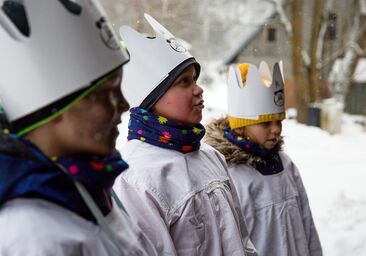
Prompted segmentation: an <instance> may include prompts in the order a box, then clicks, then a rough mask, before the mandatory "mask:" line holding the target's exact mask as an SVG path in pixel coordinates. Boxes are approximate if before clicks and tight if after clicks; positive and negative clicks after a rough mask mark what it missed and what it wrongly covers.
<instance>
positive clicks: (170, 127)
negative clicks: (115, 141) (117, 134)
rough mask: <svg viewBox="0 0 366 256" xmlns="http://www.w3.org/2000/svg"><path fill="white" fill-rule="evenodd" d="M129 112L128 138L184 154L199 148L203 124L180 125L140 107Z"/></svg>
mask: <svg viewBox="0 0 366 256" xmlns="http://www.w3.org/2000/svg"><path fill="white" fill-rule="evenodd" d="M130 112H131V116H130V121H129V124H128V137H127V139H128V140H133V139H135V140H141V141H144V142H147V143H149V144H152V145H155V146H158V147H162V148H167V149H173V150H176V151H179V152H182V153H184V154H185V153H189V152H193V151H196V150H198V149H199V148H200V145H201V144H200V141H201V139H202V138H203V136H204V135H205V132H206V131H205V128H204V127H203V125H201V124H197V125H194V126H187V125H182V124H179V123H177V122H175V121H173V120H169V119H167V118H165V117H162V116H158V115H155V114H153V113H151V112H148V111H146V110H144V109H142V108H132V109H131V110H130Z"/></svg>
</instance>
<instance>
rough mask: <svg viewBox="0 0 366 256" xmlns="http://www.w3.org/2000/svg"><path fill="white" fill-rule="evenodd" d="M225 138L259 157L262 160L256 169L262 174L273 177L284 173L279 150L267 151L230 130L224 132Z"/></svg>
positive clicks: (257, 163)
mask: <svg viewBox="0 0 366 256" xmlns="http://www.w3.org/2000/svg"><path fill="white" fill-rule="evenodd" d="M224 137H225V138H226V139H227V140H228V141H230V142H231V143H233V144H234V145H236V146H238V147H239V148H241V149H242V150H244V151H245V152H248V153H250V154H252V155H253V156H257V157H259V158H260V159H261V160H260V161H257V162H256V163H255V168H256V170H258V171H259V172H260V173H261V174H263V175H272V174H276V173H279V172H281V171H283V165H282V161H281V158H280V156H279V154H278V152H277V150H270V149H266V148H264V147H262V146H260V145H258V144H256V143H253V142H251V141H249V140H245V139H244V138H243V137H241V136H239V135H237V134H236V133H235V132H234V131H233V130H231V129H229V128H227V129H225V130H224Z"/></svg>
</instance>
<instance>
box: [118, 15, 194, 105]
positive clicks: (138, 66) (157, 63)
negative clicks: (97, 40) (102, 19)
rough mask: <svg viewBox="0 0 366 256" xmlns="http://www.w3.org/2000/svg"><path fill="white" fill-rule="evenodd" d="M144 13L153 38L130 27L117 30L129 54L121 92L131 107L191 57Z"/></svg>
mask: <svg viewBox="0 0 366 256" xmlns="http://www.w3.org/2000/svg"><path fill="white" fill-rule="evenodd" d="M144 16H145V18H146V20H147V21H148V22H149V24H150V25H151V27H152V28H153V29H154V31H155V33H156V36H155V37H153V38H150V37H149V38H147V37H145V36H144V35H142V34H140V33H138V32H136V31H135V30H134V29H132V28H131V27H129V26H122V27H121V28H120V30H119V32H120V35H121V37H122V40H123V41H124V42H125V43H126V46H127V49H128V51H129V53H130V56H131V61H130V62H129V63H128V65H126V67H125V69H124V75H123V81H122V92H123V95H124V96H125V98H126V99H127V100H128V102H129V103H130V105H131V107H136V106H139V105H140V104H141V103H142V101H143V100H144V99H145V98H146V97H147V96H148V95H149V94H150V93H151V92H152V91H153V90H154V89H155V88H156V87H157V86H158V85H159V84H160V83H161V82H162V81H163V80H164V79H165V78H166V77H167V76H168V75H169V72H170V71H172V70H173V69H174V68H175V67H177V66H178V65H179V64H181V63H182V62H184V61H185V60H187V59H189V58H192V55H191V54H190V53H189V52H188V51H187V50H186V49H185V48H184V47H183V45H182V44H181V43H180V42H178V40H177V39H176V38H175V37H174V36H173V34H171V33H170V32H169V31H168V30H167V29H166V28H164V27H163V26H162V25H161V24H160V23H159V22H157V21H156V20H155V19H154V18H153V17H151V16H150V15H148V14H146V13H145V15H144Z"/></svg>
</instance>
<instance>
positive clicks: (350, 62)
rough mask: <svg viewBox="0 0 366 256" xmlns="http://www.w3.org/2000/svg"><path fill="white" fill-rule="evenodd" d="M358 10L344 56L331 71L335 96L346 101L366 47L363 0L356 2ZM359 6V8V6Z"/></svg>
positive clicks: (365, 12) (365, 7)
mask: <svg viewBox="0 0 366 256" xmlns="http://www.w3.org/2000/svg"><path fill="white" fill-rule="evenodd" d="M355 7H356V8H355V9H356V10H358V11H357V12H356V15H355V18H354V23H353V26H352V30H351V33H350V37H349V41H348V43H347V45H346V48H345V53H344V58H343V59H342V60H341V61H340V64H339V66H338V68H335V69H333V72H332V73H330V76H329V80H330V81H331V83H332V84H333V88H334V94H335V95H334V96H335V98H336V99H337V100H338V101H339V102H341V103H344V100H345V95H346V94H347V92H348V90H349V87H350V84H351V81H352V75H353V73H354V71H355V69H356V65H357V62H358V60H359V58H360V57H361V56H362V55H364V50H365V49H366V6H365V2H364V1H363V0H358V1H357V2H355ZM357 7H358V8H357Z"/></svg>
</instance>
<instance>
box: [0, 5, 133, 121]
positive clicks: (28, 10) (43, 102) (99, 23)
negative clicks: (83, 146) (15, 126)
mask: <svg viewBox="0 0 366 256" xmlns="http://www.w3.org/2000/svg"><path fill="white" fill-rule="evenodd" d="M0 7H1V5H0ZM19 20H21V21H22V22H19ZM0 55H1V60H0V97H1V101H2V104H3V107H4V109H5V112H6V115H7V119H8V121H10V122H14V123H15V122H16V121H18V120H20V119H23V118H24V117H27V116H29V115H32V114H34V113H38V112H39V113H41V112H42V111H44V112H45V113H46V112H47V113H48V112H49V111H48V110H47V111H46V110H45V108H47V106H49V105H50V104H53V103H54V102H57V101H59V100H60V99H63V98H64V97H68V96H69V95H70V94H73V93H75V92H77V91H78V90H82V89H83V88H85V87H88V86H89V85H90V83H91V82H92V81H94V80H96V79H98V78H99V77H101V76H103V75H105V74H107V73H108V72H110V71H111V70H113V69H116V68H117V67H119V66H121V65H122V64H124V63H126V62H127V61H128V60H129V56H128V54H127V52H126V51H125V50H123V51H121V49H120V44H119V41H118V39H117V37H116V36H115V34H114V33H113V30H112V28H111V27H110V26H109V23H107V21H106V19H105V15H104V11H103V9H102V8H101V6H100V4H99V3H98V2H96V1H94V0H80V1H71V0H63V1H61V0H37V1H34V0H23V1H4V5H3V6H2V8H0ZM58 110H59V109H58V108H55V109H53V110H52V111H51V112H52V113H54V112H55V111H56V112H57V111H58ZM34 118H35V119H37V118H36V117H34ZM41 118H44V117H41ZM36 121H38V120H36Z"/></svg>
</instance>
